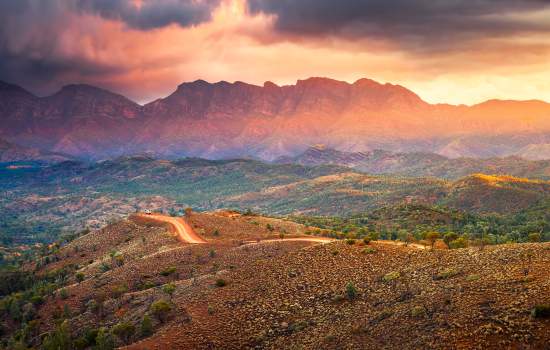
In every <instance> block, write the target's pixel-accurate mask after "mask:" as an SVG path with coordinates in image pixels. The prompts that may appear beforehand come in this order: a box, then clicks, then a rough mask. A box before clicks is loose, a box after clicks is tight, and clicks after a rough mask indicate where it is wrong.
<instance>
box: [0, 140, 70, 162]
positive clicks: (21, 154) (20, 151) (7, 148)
mask: <svg viewBox="0 0 550 350" xmlns="http://www.w3.org/2000/svg"><path fill="white" fill-rule="evenodd" d="M71 158H72V157H70V156H67V155H63V154H60V153H54V152H46V151H41V150H39V149H36V148H29V147H22V146H19V145H16V144H13V143H10V142H7V141H6V140H3V139H0V163H8V162H24V161H39V162H44V163H57V162H63V161H67V160H70V159H71ZM15 166H17V165H15Z"/></svg>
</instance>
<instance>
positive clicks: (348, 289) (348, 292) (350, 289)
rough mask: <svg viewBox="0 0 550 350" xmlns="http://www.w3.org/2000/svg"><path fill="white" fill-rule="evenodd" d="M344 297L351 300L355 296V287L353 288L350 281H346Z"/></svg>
mask: <svg viewBox="0 0 550 350" xmlns="http://www.w3.org/2000/svg"><path fill="white" fill-rule="evenodd" d="M346 297H347V298H348V300H353V299H355V298H356V297H357V288H355V286H354V285H353V283H352V282H348V284H347V285H346Z"/></svg>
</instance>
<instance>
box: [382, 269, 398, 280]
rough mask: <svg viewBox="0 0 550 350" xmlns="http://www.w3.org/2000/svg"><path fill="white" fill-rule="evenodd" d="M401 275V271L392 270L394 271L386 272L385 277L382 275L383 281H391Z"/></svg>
mask: <svg viewBox="0 0 550 350" xmlns="http://www.w3.org/2000/svg"><path fill="white" fill-rule="evenodd" d="M399 277H401V274H400V273H399V272H397V271H392V272H389V273H387V274H385V275H384V277H382V281H384V282H390V281H393V280H396V279H398V278H399Z"/></svg>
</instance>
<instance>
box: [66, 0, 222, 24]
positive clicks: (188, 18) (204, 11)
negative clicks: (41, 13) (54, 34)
mask: <svg viewBox="0 0 550 350" xmlns="http://www.w3.org/2000/svg"><path fill="white" fill-rule="evenodd" d="M219 3H220V0H156V1H151V0H149V1H147V0H141V1H136V0H134V1H132V0H77V1H76V6H77V8H78V10H79V11H82V12H85V13H94V14H97V15H99V16H101V17H103V18H107V19H112V20H118V21H122V22H124V23H126V24H127V25H128V26H130V27H132V28H138V29H143V30H147V29H152V28H159V27H164V26H166V25H170V24H178V25H180V26H184V27H185V26H190V25H196V24H199V23H202V22H205V21H208V20H209V19H210V18H211V13H212V10H213V9H214V8H215V7H216V6H218V5H219Z"/></svg>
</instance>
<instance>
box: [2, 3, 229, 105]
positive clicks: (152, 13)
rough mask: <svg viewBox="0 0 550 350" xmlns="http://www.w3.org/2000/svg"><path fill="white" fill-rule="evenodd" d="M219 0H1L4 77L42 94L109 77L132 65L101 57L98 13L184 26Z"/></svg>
mask: <svg viewBox="0 0 550 350" xmlns="http://www.w3.org/2000/svg"><path fill="white" fill-rule="evenodd" d="M219 1H220V0H202V1H201V0H157V1H151V0H143V1H142V2H141V4H139V2H135V1H131V0H0V80H3V81H8V82H11V83H15V84H19V85H22V86H25V87H28V88H30V89H31V90H32V91H33V92H36V93H38V94H47V93H51V92H52V91H55V90H56V89H57V88H59V87H60V86H61V85H63V84H67V83H74V82H81V81H86V82H94V81H100V80H103V81H105V80H109V77H110V76H112V75H114V74H118V73H122V72H124V70H126V69H128V67H124V66H121V65H118V66H117V65H116V64H115V63H112V62H109V60H105V59H103V60H102V59H98V57H100V56H101V55H102V54H98V53H97V52H101V50H103V47H102V43H101V36H102V35H104V34H101V33H100V28H99V27H98V26H100V23H99V21H97V18H100V19H109V20H114V21H120V22H122V23H124V24H125V25H126V26H127V27H130V28H134V29H139V30H144V31H145V30H148V29H153V28H159V27H164V26H167V25H171V24H177V25H180V26H182V27H185V26H192V25H196V24H199V23H201V22H204V21H208V20H209V19H210V14H211V12H212V10H213V9H214V7H215V6H217V5H218V4H219ZM136 4H139V6H137V5H136ZM83 15H87V16H83ZM94 38H98V39H99V40H95V39H94ZM107 39H108V38H107ZM80 40H82V41H83V42H82V43H81V42H80Z"/></svg>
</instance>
